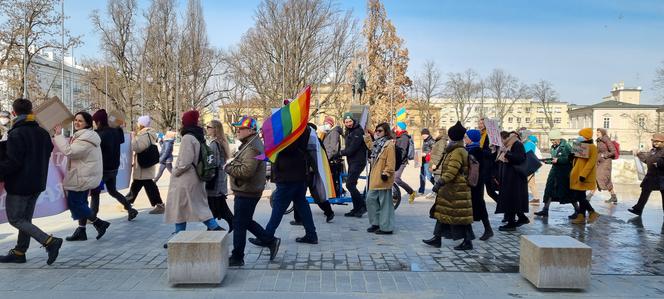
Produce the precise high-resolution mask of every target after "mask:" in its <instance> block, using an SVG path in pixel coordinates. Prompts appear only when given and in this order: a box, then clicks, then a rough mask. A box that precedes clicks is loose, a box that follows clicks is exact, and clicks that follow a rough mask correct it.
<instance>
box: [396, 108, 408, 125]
mask: <svg viewBox="0 0 664 299" xmlns="http://www.w3.org/2000/svg"><path fill="white" fill-rule="evenodd" d="M407 116H408V113H406V108H401V109H399V111H397V119H396V121H397V126H398V127H399V128H400V129H401V130H405V129H406V117H407Z"/></svg>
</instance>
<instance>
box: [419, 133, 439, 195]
mask: <svg viewBox="0 0 664 299" xmlns="http://www.w3.org/2000/svg"><path fill="white" fill-rule="evenodd" d="M420 133H421V135H422V157H421V158H422V165H421V166H420V187H419V188H418V189H417V192H418V193H420V194H424V191H425V188H426V182H427V181H430V182H431V181H433V175H431V172H429V161H430V160H431V148H432V147H433V145H434V143H435V141H434V140H433V137H431V133H430V132H429V129H427V128H424V129H422V131H421V132H420ZM432 184H433V183H432Z"/></svg>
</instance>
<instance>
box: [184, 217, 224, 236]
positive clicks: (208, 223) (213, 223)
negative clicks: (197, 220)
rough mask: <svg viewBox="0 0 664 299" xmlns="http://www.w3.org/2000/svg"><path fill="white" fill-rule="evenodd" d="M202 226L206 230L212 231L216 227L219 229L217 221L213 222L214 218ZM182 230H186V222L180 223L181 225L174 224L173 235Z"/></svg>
mask: <svg viewBox="0 0 664 299" xmlns="http://www.w3.org/2000/svg"><path fill="white" fill-rule="evenodd" d="M203 224H205V226H207V228H208V229H210V230H212V229H215V228H217V227H219V224H218V223H217V220H214V218H210V219H208V220H205V221H203ZM183 230H187V223H186V222H181V223H176V224H175V233H176V234H177V233H179V232H181V231H183Z"/></svg>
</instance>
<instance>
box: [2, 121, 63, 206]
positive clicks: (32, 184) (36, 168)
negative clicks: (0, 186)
mask: <svg viewBox="0 0 664 299" xmlns="http://www.w3.org/2000/svg"><path fill="white" fill-rule="evenodd" d="M7 134H8V138H7V144H6V146H7V151H6V154H5V158H4V159H3V160H1V161H0V180H3V179H4V181H5V189H6V190H7V193H9V194H15V195H32V194H36V193H40V192H42V191H44V190H45V189H46V178H47V177H48V164H49V160H50V159H51V152H52V151H53V142H52V141H51V136H50V135H49V134H48V132H46V130H44V129H42V128H41V127H40V126H39V125H38V124H37V122H35V121H27V120H21V121H19V122H17V123H15V124H14V126H13V127H12V129H11V130H9V132H8V133H7Z"/></svg>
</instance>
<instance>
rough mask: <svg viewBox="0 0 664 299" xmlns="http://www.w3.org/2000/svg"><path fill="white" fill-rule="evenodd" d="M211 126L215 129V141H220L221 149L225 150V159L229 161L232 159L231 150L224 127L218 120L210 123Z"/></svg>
mask: <svg viewBox="0 0 664 299" xmlns="http://www.w3.org/2000/svg"><path fill="white" fill-rule="evenodd" d="M210 126H211V127H213V128H214V129H215V130H214V131H215V136H213V137H214V140H216V141H218V142H219V143H220V144H221V147H222V148H223V150H224V158H225V159H226V160H228V159H229V158H230V157H231V150H230V147H229V146H228V139H226V133H224V125H223V124H222V123H221V122H220V121H218V120H216V119H213V120H211V121H210Z"/></svg>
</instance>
